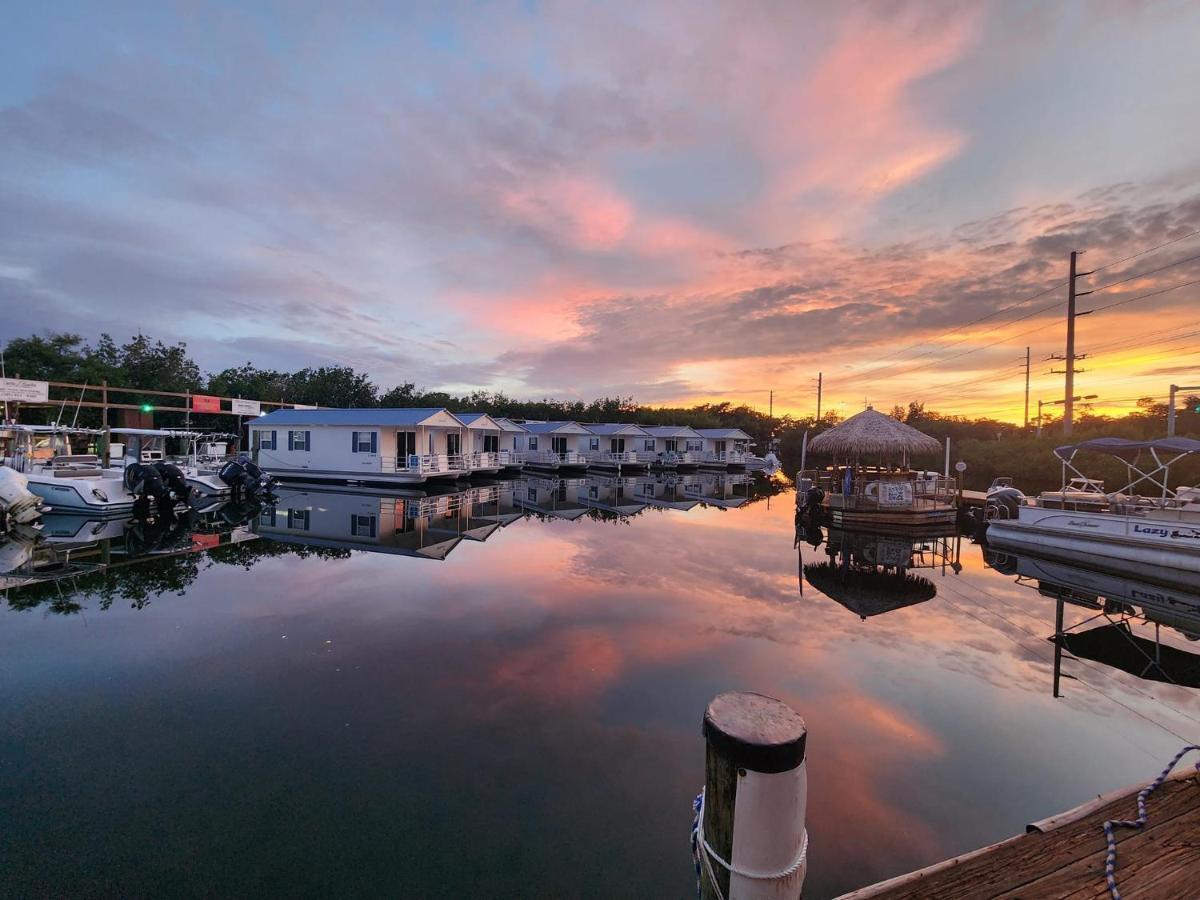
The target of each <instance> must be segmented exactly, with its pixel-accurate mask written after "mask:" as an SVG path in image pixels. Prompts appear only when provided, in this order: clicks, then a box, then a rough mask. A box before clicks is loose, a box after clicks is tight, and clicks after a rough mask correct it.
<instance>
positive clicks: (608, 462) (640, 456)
mask: <svg viewBox="0 0 1200 900" xmlns="http://www.w3.org/2000/svg"><path fill="white" fill-rule="evenodd" d="M583 427H584V428H586V429H587V431H588V436H587V437H586V438H585V439H584V441H583V445H584V448H583V455H584V457H585V458H586V459H587V462H588V465H589V466H593V467H595V468H598V469H639V468H643V469H644V468H645V467H646V466H648V465H650V462H651V460H653V459H654V439H653V438H651V437H650V435H649V434H647V433H646V430H645V429H644V428H642V427H641V426H640V425H622V424H618V423H612V424H594V425H593V424H588V425H584V426H583Z"/></svg>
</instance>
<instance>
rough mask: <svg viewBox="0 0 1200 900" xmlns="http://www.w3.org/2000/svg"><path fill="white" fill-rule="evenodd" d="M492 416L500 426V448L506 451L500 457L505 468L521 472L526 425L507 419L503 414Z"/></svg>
mask: <svg viewBox="0 0 1200 900" xmlns="http://www.w3.org/2000/svg"><path fill="white" fill-rule="evenodd" d="M492 418H493V420H494V421H495V423H496V424H497V425H498V426H500V449H501V451H505V452H504V453H502V454H501V457H500V458H501V460H502V461H503V462H504V468H505V470H506V471H510V472H512V471H515V472H519V471H520V470H521V456H520V453H521V442H522V441H523V440H524V437H523V435H525V434H528V432H527V431H526V430H525V426H524V425H518V424H517V423H516V422H514V421H513V420H512V419H506V418H504V417H503V416H493V417H492Z"/></svg>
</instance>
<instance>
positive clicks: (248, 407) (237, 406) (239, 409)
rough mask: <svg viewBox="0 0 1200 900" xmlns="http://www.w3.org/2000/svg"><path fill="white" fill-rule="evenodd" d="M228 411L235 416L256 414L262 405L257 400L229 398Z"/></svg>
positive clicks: (259, 411)
mask: <svg viewBox="0 0 1200 900" xmlns="http://www.w3.org/2000/svg"><path fill="white" fill-rule="evenodd" d="M229 403H230V406H231V408H230V410H229V411H230V412H231V413H233V414H234V415H235V416H257V415H258V414H259V413H261V412H262V405H261V404H260V403H259V402H258V401H257V400H230V401H229Z"/></svg>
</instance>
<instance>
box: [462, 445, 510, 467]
mask: <svg viewBox="0 0 1200 900" xmlns="http://www.w3.org/2000/svg"><path fill="white" fill-rule="evenodd" d="M467 463H468V465H469V466H470V467H471V468H472V469H499V468H501V467H502V466H503V465H504V463H503V462H501V461H500V454H499V453H494V452H490V451H482V450H477V451H475V452H474V453H472V454H470V456H469V457H468V459H467Z"/></svg>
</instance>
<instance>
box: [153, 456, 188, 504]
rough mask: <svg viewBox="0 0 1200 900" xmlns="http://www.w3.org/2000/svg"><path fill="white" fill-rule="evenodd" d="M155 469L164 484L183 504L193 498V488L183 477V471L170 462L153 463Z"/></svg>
mask: <svg viewBox="0 0 1200 900" xmlns="http://www.w3.org/2000/svg"><path fill="white" fill-rule="evenodd" d="M151 465H153V466H154V469H155V471H156V472H158V474H159V475H160V476H161V477H162V480H163V482H164V483H165V484H166V486H167V487H168V488H170V489H171V492H172V493H173V494H174V495H175V496H176V497H178V498H179V500H180V502H181V503H187V502H188V500H189V499H190V498H191V496H192V486H191V485H190V484H188V483H187V479H186V478H184V477H183V469H181V468H179V466H176V465H173V464H171V463H169V462H156V463H152V464H151Z"/></svg>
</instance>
